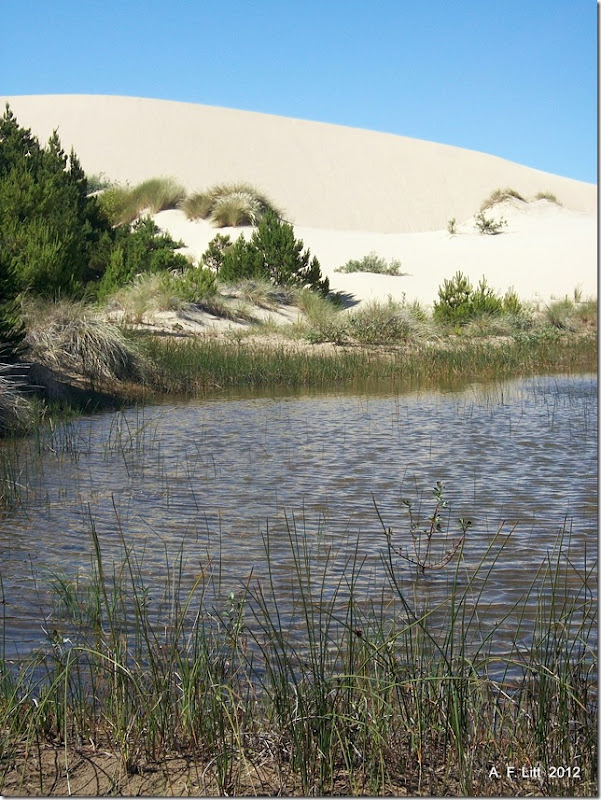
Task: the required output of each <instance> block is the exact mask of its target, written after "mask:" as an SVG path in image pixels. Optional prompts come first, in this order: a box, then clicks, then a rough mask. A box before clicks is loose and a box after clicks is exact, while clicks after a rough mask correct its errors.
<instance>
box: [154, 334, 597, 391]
mask: <svg viewBox="0 0 601 800" xmlns="http://www.w3.org/2000/svg"><path fill="white" fill-rule="evenodd" d="M141 346H142V347H143V351H144V353H145V355H146V358H147V359H148V361H150V362H152V363H153V364H154V365H155V372H154V374H153V376H152V377H151V378H150V383H151V386H152V387H154V388H155V389H156V390H160V391H162V392H170V393H176V394H177V393H185V394H197V393H205V392H208V391H213V390H215V389H224V388H228V387H245V386H252V387H260V386H270V385H271V386H282V387H289V388H303V387H304V388H310V387H315V388H327V387H328V386H331V387H334V386H360V385H365V384H367V383H368V382H377V383H378V382H379V383H380V385H381V386H384V385H386V386H388V387H389V388H394V387H401V386H412V385H415V383H417V382H419V383H420V384H421V385H423V386H430V385H446V386H448V385H450V384H453V383H457V382H460V381H462V380H473V379H474V376H476V375H477V376H478V377H479V378H480V379H482V380H487V379H491V380H492V379H498V378H503V377H510V376H518V375H536V374H540V373H541V371H543V372H550V373H553V372H567V373H574V372H583V371H593V372H594V371H595V370H596V343H595V341H594V339H592V338H590V337H574V338H571V337H560V336H558V337H555V336H552V337H546V336H544V337H543V336H541V337H537V336H536V335H534V334H530V333H529V332H524V333H523V334H522V335H521V336H519V337H514V338H512V339H506V340H505V339H504V340H500V341H496V342H486V341H485V342H482V341H479V340H477V339H476V340H471V339H462V340H460V341H458V342H454V343H452V344H451V345H449V344H447V345H446V346H445V344H444V343H442V344H441V343H429V342H427V341H426V342H425V343H422V344H419V345H413V346H408V347H398V348H394V349H392V348H391V349H390V350H386V351H385V352H382V351H381V350H378V349H377V348H373V349H359V348H356V347H339V348H336V349H333V348H331V349H328V350H318V349H316V348H314V347H305V348H302V347H298V346H295V345H294V343H291V344H290V345H288V344H283V345H282V344H278V345H275V346H274V345H267V346H266V345H261V344H259V343H257V342H256V341H254V340H253V338H252V337H246V338H244V339H242V338H240V339H239V340H238V341H236V342H232V341H231V340H229V341H217V340H215V339H212V338H210V337H195V338H194V339H189V340H184V341H182V340H173V339H158V338H157V339H152V340H146V341H143V342H142V343H141Z"/></svg>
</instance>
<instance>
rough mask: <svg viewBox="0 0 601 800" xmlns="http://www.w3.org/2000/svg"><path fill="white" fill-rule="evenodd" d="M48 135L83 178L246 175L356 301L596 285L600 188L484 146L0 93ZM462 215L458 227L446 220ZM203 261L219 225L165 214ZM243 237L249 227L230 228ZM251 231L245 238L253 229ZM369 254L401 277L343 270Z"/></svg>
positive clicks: (544, 294) (193, 184) (210, 180)
mask: <svg viewBox="0 0 601 800" xmlns="http://www.w3.org/2000/svg"><path fill="white" fill-rule="evenodd" d="M0 100H1V102H2V103H3V104H5V103H6V102H9V103H10V106H11V108H12V110H13V112H14V113H15V115H16V117H17V119H18V121H19V123H20V124H21V125H25V126H27V127H31V128H32V130H33V132H34V133H35V134H36V135H38V136H39V137H40V139H41V140H43V141H44V140H46V139H47V138H48V136H49V135H50V134H51V132H52V130H53V129H54V128H57V129H58V132H59V136H60V137H61V141H62V144H63V147H64V148H65V149H66V150H69V149H70V148H71V147H74V148H75V151H76V152H77V154H78V156H79V158H80V160H81V162H82V165H83V167H84V169H85V170H86V172H88V174H93V173H96V174H98V173H104V175H106V176H107V177H109V178H111V179H114V180H118V181H121V182H125V181H129V182H130V183H132V184H133V183H135V182H137V181H140V180H143V179H145V178H149V177H153V176H157V175H165V176H167V175H168V176H173V177H175V178H176V179H178V180H179V181H181V182H182V183H183V184H184V186H185V187H186V188H187V189H188V190H189V191H195V190H202V189H206V188H208V187H209V186H211V185H213V184H215V183H222V182H227V181H241V180H246V181H250V182H251V183H254V184H255V185H256V186H257V188H259V189H261V190H262V191H265V192H266V193H267V194H268V195H270V196H271V198H272V199H273V201H274V202H275V203H276V204H277V205H278V206H280V207H281V208H283V209H284V212H285V216H286V218H287V219H288V220H290V221H291V222H292V223H293V224H294V227H295V233H296V235H297V237H298V238H301V239H302V240H303V241H304V243H305V245H306V246H307V247H309V248H310V249H311V252H312V253H313V254H314V255H316V256H317V258H318V259H319V261H320V263H321V265H322V271H323V272H324V274H326V275H328V276H329V277H330V282H331V286H332V289H334V290H340V291H345V292H349V293H350V294H352V295H353V296H354V298H355V299H356V300H357V301H364V300H369V299H371V298H374V299H386V297H388V296H389V295H391V296H392V297H394V298H400V297H402V296H403V295H405V296H406V298H407V299H408V300H414V299H417V300H420V301H421V302H423V303H426V304H429V303H432V302H433V301H434V300H435V299H436V294H437V289H438V286H439V285H440V284H441V283H442V281H443V280H444V279H445V278H450V277H452V275H453V274H454V273H455V272H456V271H457V270H458V269H460V270H462V271H463V272H464V273H465V274H467V275H468V276H469V277H470V278H471V279H472V281H473V282H474V283H477V281H478V280H479V279H480V278H481V277H482V275H485V276H486V278H487V280H488V282H489V284H490V285H492V286H493V287H494V288H495V289H497V290H499V291H502V292H504V291H506V290H507V289H509V288H510V287H513V288H515V290H516V291H517V293H518V294H519V295H520V296H521V297H522V298H523V299H527V300H535V301H539V302H542V301H547V300H549V299H550V298H552V297H562V296H565V295H566V294H567V295H569V296H573V293H574V290H580V291H581V292H582V294H583V296H585V297H588V296H596V294H597V189H596V186H594V185H592V184H587V183H582V182H580V181H575V180H571V179H568V178H564V177H561V176H557V175H551V174H549V173H544V172H540V171H538V170H534V169H531V168H529V167H525V166H522V165H519V164H515V163H512V162H509V161H506V160H504V159H501V158H497V157H495V156H492V155H487V154H484V153H477V152H473V151H469V150H464V149H461V148H457V147H450V146H447V145H441V144H436V143H433V142H425V141H421V140H416V139H410V138H407V137H402V136H394V135H391V134H383V133H376V132H373V131H365V130H358V129H353V128H345V127H341V126H336V125H327V124H323V123H315V122H306V121H302V120H295V119H288V118H283V117H276V116H271V115H266V114H257V113H253V112H245V111H236V110H232V109H223V108H216V107H210V106H201V105H195V104H188V103H176V102H170V101H162V100H148V99H140V98H128V97H106V96H90V95H44V96H30V97H2V98H0ZM504 187H511V188H513V189H515V190H517V191H518V192H519V193H520V194H522V195H523V196H524V197H526V198H527V199H528V200H531V199H532V198H534V196H535V195H536V194H537V193H538V192H552V193H553V194H554V195H555V196H556V197H557V198H558V200H559V201H560V202H561V204H562V205H561V206H558V205H556V204H554V203H551V202H549V201H546V200H539V201H536V202H528V203H521V202H518V201H516V202H513V201H512V202H511V203H507V204H504V205H502V206H498V207H495V208H494V209H493V211H492V212H490V213H491V214H492V215H493V216H494V217H496V218H498V217H500V216H503V217H504V218H505V219H506V220H507V222H508V225H507V228H506V229H504V232H503V233H502V234H500V235H497V236H485V235H482V234H480V233H478V232H477V231H476V229H475V228H474V224H473V216H474V214H475V213H477V212H478V210H479V208H480V204H481V203H482V201H483V200H484V199H485V198H486V197H487V196H488V195H490V193H491V192H492V191H493V190H495V189H498V188H504ZM451 218H455V219H456V220H457V231H458V232H457V234H456V235H453V236H451V235H450V234H449V233H448V231H447V224H448V221H449V220H450V219H451ZM156 219H157V222H158V224H159V225H160V226H161V227H163V228H165V229H166V230H169V231H170V232H171V233H172V235H173V236H175V237H177V238H181V239H182V240H183V241H184V242H185V243H186V245H187V248H188V251H189V252H190V253H191V254H193V255H194V256H195V257H198V256H199V255H200V254H201V253H202V252H203V251H204V249H205V248H206V245H207V244H208V242H209V241H210V239H211V238H212V237H213V236H214V235H215V234H216V233H217V230H216V229H214V228H212V227H211V226H210V225H208V224H207V223H204V222H188V221H187V220H186V219H185V217H184V215H183V214H182V213H181V212H179V211H166V212H162V213H161V214H159V215H157V218H156ZM221 232H229V233H231V234H232V235H234V236H237V235H239V233H240V231H239V230H236V231H228V230H222V231H221ZM245 235H247V236H248V235H249V232H248V231H247V232H246V233H245ZM371 251H374V252H376V253H377V254H378V255H380V256H383V257H384V258H387V259H391V258H395V259H398V260H400V261H401V263H402V271H403V272H405V273H407V274H406V275H404V276H402V277H390V276H383V275H370V274H365V273H361V274H350V275H346V274H341V273H337V272H335V269H336V268H337V267H339V266H341V265H342V264H344V263H345V262H346V261H348V260H349V259H350V258H359V259H360V258H361V257H362V256H364V255H366V254H368V253H369V252H371Z"/></svg>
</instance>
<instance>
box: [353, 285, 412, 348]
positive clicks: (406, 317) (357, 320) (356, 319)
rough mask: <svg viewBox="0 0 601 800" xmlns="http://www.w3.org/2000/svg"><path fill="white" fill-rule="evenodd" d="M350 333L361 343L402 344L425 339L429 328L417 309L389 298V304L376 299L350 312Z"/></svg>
mask: <svg viewBox="0 0 601 800" xmlns="http://www.w3.org/2000/svg"><path fill="white" fill-rule="evenodd" d="M346 330H347V332H348V335H349V337H350V338H351V339H353V340H354V341H356V342H358V343H359V344H370V345H371V344H399V343H408V342H416V341H419V340H420V339H423V338H424V336H425V333H426V330H427V326H426V325H425V324H424V321H423V318H422V317H421V315H420V314H419V313H417V314H416V313H415V309H413V308H412V307H410V306H407V305H406V303H405V302H404V301H403V302H397V301H395V300H393V299H392V298H390V297H389V298H388V300H387V302H386V303H380V302H378V301H376V300H372V301H371V302H369V303H366V304H365V305H363V306H361V308H359V309H357V310H356V311H352V312H350V313H349V314H348V318H347V325H346Z"/></svg>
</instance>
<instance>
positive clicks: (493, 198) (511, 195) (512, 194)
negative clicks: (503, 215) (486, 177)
mask: <svg viewBox="0 0 601 800" xmlns="http://www.w3.org/2000/svg"><path fill="white" fill-rule="evenodd" d="M511 199H513V200H520V201H521V202H522V203H526V202H528V201H527V200H526V198H525V197H523V196H522V195H521V194H520V193H519V192H518V191H516V190H515V189H511V188H509V187H508V188H506V189H495V190H494V191H493V192H491V193H490V195H489V196H488V197H487V198H486V200H483V201H482V203H481V205H480V211H487V210H488V209H489V208H492V207H493V206H495V205H497V203H503V202H504V201H505V200H511Z"/></svg>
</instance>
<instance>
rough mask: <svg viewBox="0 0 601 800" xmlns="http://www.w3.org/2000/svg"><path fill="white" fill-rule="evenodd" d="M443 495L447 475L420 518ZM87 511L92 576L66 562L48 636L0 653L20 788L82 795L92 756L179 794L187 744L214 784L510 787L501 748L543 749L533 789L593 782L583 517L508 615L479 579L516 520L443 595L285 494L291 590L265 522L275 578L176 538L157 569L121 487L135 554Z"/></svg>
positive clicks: (4, 722) (198, 774)
mask: <svg viewBox="0 0 601 800" xmlns="http://www.w3.org/2000/svg"><path fill="white" fill-rule="evenodd" d="M443 506H444V496H443V493H442V486H441V485H438V484H437V488H436V492H435V511H434V514H433V515H432V518H431V523H432V524H431V525H430V526H428V527H427V528H426V530H425V531H424V535H426V537H427V536H428V535H430V532H432V535H433V536H438V530H437V526H438V518H439V516H440V514H441V512H442V511H443ZM90 530H91V550H92V553H93V559H92V571H91V573H90V574H89V575H88V577H87V578H77V577H73V576H71V577H70V576H69V575H67V574H55V575H54V576H53V577H52V579H51V582H52V586H53V589H54V592H55V596H56V599H57V600H58V602H57V604H56V607H55V609H54V610H53V611H49V610H48V611H46V612H45V617H46V620H45V622H44V630H45V631H46V635H47V639H46V642H45V643H43V644H42V646H41V647H40V648H39V649H38V650H37V652H34V653H32V654H31V655H30V657H29V658H27V659H25V660H22V661H21V662H20V663H18V664H14V665H11V664H10V663H8V662H7V661H6V659H4V658H3V659H2V663H1V666H2V671H1V680H0V757H1V761H0V764H1V769H0V788H2V790H3V791H4V792H5V793H14V792H16V793H22V792H23V789H28V788H30V787H31V786H32V783H31V782H32V781H33V780H35V781H37V784H33V785H34V786H35V785H37V788H38V791H39V792H40V793H41V794H44V793H45V792H48V791H49V792H51V793H52V792H54V793H61V794H67V793H69V792H71V793H72V794H78V793H80V792H81V789H82V786H83V784H82V777H83V776H82V775H81V773H82V771H83V770H82V765H83V764H85V765H86V767H87V768H88V769H90V768H91V771H92V774H93V776H94V781H95V785H96V786H97V788H98V789H100V788H102V790H103V791H102V792H100V793H106V792H109V791H111V792H112V793H121V792H122V793H127V794H129V792H128V788H130V787H133V786H134V785H135V781H136V780H139V779H140V777H141V776H142V777H143V778H144V779H145V781H150V780H151V778H152V776H155V778H156V779H157V780H158V779H160V781H159V782H158V783H155V784H151V785H153V786H154V787H155V788H154V791H153V792H152V793H156V794H164V793H165V791H164V790H165V788H166V787H168V786H169V785H170V782H172V781H173V778H174V775H173V774H170V765H172V764H173V759H174V757H175V756H180V757H182V758H184V759H185V761H186V763H187V768H186V769H185V770H184V773H183V774H184V775H185V777H186V780H187V781H192V785H193V786H194V788H195V790H196V793H198V794H200V795H205V794H228V795H232V794H238V795H241V794H250V793H254V794H260V795H262V794H270V793H274V792H277V793H279V794H282V795H286V794H291V793H294V794H295V793H302V794H303V795H304V796H313V795H318V796H323V795H326V794H333V793H341V792H344V794H347V795H357V794H370V795H380V794H384V793H390V794H394V795H400V794H402V793H405V792H406V793H409V794H436V795H439V796H444V795H447V796H448V795H468V796H480V795H486V794H491V793H494V794H503V795H508V794H514V793H515V791H516V787H515V784H514V783H512V780H511V776H510V774H509V773H508V772H507V771H506V770H505V769H504V765H505V764H506V763H519V764H521V763H524V764H532V765H540V767H541V769H540V771H539V773H538V774H539V775H540V780H539V779H538V778H537V777H536V775H535V774H534V773H533V774H532V775H531V776H530V777H526V778H521V779H520V784H519V789H520V791H525V790H528V791H531V792H536V793H537V794H540V793H542V794H545V795H556V794H557V793H561V794H568V795H572V794H583V795H589V794H594V791H595V787H596V677H595V661H596V659H595V653H594V631H595V627H596V603H595V597H594V581H595V567H594V565H593V564H589V563H585V564H578V565H576V564H574V563H573V559H572V555H571V553H570V542H569V535H568V534H569V532H568V531H563V532H561V533H560V535H559V536H558V540H557V542H556V546H555V548H554V549H553V552H550V553H549V554H548V556H547V557H546V558H545V559H544V561H543V562H542V563H541V565H540V568H539V570H538V571H534V572H533V574H532V577H531V580H530V583H529V585H528V586H527V587H526V590H525V592H524V596H523V597H522V598H519V599H518V600H517V601H516V602H515V604H514V605H513V606H512V607H511V606H510V607H509V608H508V610H507V611H506V612H504V613H503V614H502V615H501V617H498V616H494V615H493V616H491V614H490V608H489V603H488V601H487V600H486V599H485V587H486V584H487V581H488V580H489V579H490V575H491V574H492V571H493V570H494V569H495V567H496V565H501V564H503V563H504V562H506V560H507V559H510V558H511V552H510V548H511V541H512V539H511V536H512V534H511V533H509V534H507V533H505V532H504V531H503V529H502V525H501V526H499V529H498V532H497V533H496V534H495V535H494V536H493V537H492V539H491V541H490V543H489V545H488V547H487V548H486V550H485V552H484V553H483V555H482V556H481V557H479V558H477V559H476V560H475V561H474V560H473V559H469V558H468V555H469V544H467V543H466V546H465V547H457V548H455V550H454V553H455V564H453V563H452V559H447V560H446V561H445V563H444V564H443V563H441V562H440V560H438V561H437V563H436V569H438V570H446V572H447V578H448V579H447V580H446V583H444V584H442V585H443V586H446V590H445V591H444V592H443V595H442V597H441V599H440V601H437V602H436V603H434V604H431V603H429V602H428V593H427V592H425V593H424V592H420V587H421V586H423V581H424V580H425V578H424V571H426V572H427V570H428V567H427V563H428V560H429V556H427V559H426V557H425V554H424V553H423V552H421V554H420V556H419V563H422V564H423V565H424V567H425V570H422V569H421V568H420V569H418V571H417V573H414V574H413V577H412V578H411V577H410V576H408V575H407V574H406V572H405V571H403V569H402V567H401V566H400V564H402V563H404V562H405V561H406V559H405V556H404V555H403V554H400V553H399V551H398V549H397V547H396V546H393V545H392V537H391V536H386V537H385V540H384V541H385V546H384V548H383V552H382V558H383V564H384V567H385V571H384V573H383V575H382V577H381V578H380V579H379V583H378V584H374V583H373V580H374V579H373V576H372V577H370V576H368V575H367V574H366V571H365V570H364V568H363V562H362V558H361V556H360V552H359V547H358V542H357V543H356V544H355V545H353V543H352V542H347V543H345V551H344V552H343V551H342V550H341V551H340V552H338V551H337V550H336V548H331V547H327V546H325V545H324V542H325V541H327V539H324V538H323V537H322V536H317V537H314V536H311V535H310V534H309V530H308V528H307V520H302V519H297V518H296V517H295V516H294V515H288V516H287V517H286V520H285V525H284V527H283V529H282V530H279V531H278V532H277V536H278V546H281V539H282V537H283V539H284V541H285V542H287V546H288V549H289V555H290V560H291V564H292V569H291V570H290V572H289V574H287V577H286V580H287V581H288V582H289V591H290V594H291V597H292V598H293V607H292V610H291V611H289V610H287V609H286V608H284V607H283V605H282V603H281V600H280V584H279V581H280V579H281V575H280V572H279V566H278V564H277V563H276V562H275V561H274V558H273V552H272V550H273V545H274V539H273V537H274V536H275V535H276V534H275V533H274V532H272V531H270V529H269V527H267V529H266V530H265V533H264V537H263V543H264V553H263V557H264V561H265V570H264V571H263V577H262V578H261V579H259V578H254V577H253V576H252V575H251V576H248V577H246V578H245V579H243V580H241V581H240V582H239V584H238V586H237V587H236V588H234V589H232V588H231V587H229V586H228V587H225V586H223V585H222V583H221V578H220V576H221V567H220V564H219V563H217V562H216V561H213V560H211V559H210V558H208V557H207V558H205V557H203V556H202V555H201V558H200V563H199V561H198V558H195V559H194V563H192V562H187V561H186V560H185V559H184V558H183V553H182V551H181V550H180V551H179V552H177V553H176V554H175V555H172V556H169V555H168V554H167V551H166V554H165V556H166V562H165V568H164V570H163V574H164V575H165V580H164V584H163V585H158V584H157V581H156V578H155V579H154V580H153V581H152V585H151V583H150V581H149V579H148V578H147V577H146V572H145V564H144V555H143V554H140V553H139V552H136V550H135V549H134V547H133V546H132V545H131V544H129V543H128V542H127V540H126V536H125V532H124V531H123V530H122V528H121V523H120V516H119V510H118V508H117V507H115V531H116V532H117V535H118V536H119V537H120V540H121V549H122V554H121V558H120V560H117V561H116V562H115V563H114V564H111V563H110V562H109V561H108V560H107V558H106V555H105V553H104V552H103V547H102V541H101V537H100V536H99V534H98V533H97V532H96V530H95V527H94V525H93V522H92V524H91V529H90ZM323 532H324V531H321V533H323ZM0 589H1V584H0ZM537 597H538V598H539V600H538V601H537V600H536V599H535V598H537ZM1 599H2V600H3V601H5V600H6V598H4V597H2V598H1ZM533 600H534V603H533ZM533 605H534V617H532V612H531V611H530V610H529V609H531V608H532V606H533ZM3 607H5V606H4V605H3ZM4 624H5V625H6V624H7V620H6V619H4ZM498 634H502V638H503V639H504V641H506V640H507V638H508V636H509V641H510V645H509V647H508V646H506V645H503V646H498V645H497V644H496V641H497V635H498ZM525 643H527V646H525ZM82 754H83V755H84V756H85V759H82V758H81V755H82ZM48 756H49V758H48ZM559 764H562V765H568V764H569V765H571V769H570V771H569V772H567V771H566V770H564V771H563V772H562V773H561V774H559V773H558V772H557V765H559ZM494 765H500V766H501V767H502V770H501V771H499V772H498V775H497V777H494V773H492V771H491V767H492V766H494ZM554 769H555V772H553V770H554ZM491 776H492V777H491ZM87 780H89V778H88V779H87ZM19 789H20V790H21V791H20V792H19ZM160 789H163V791H160Z"/></svg>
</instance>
